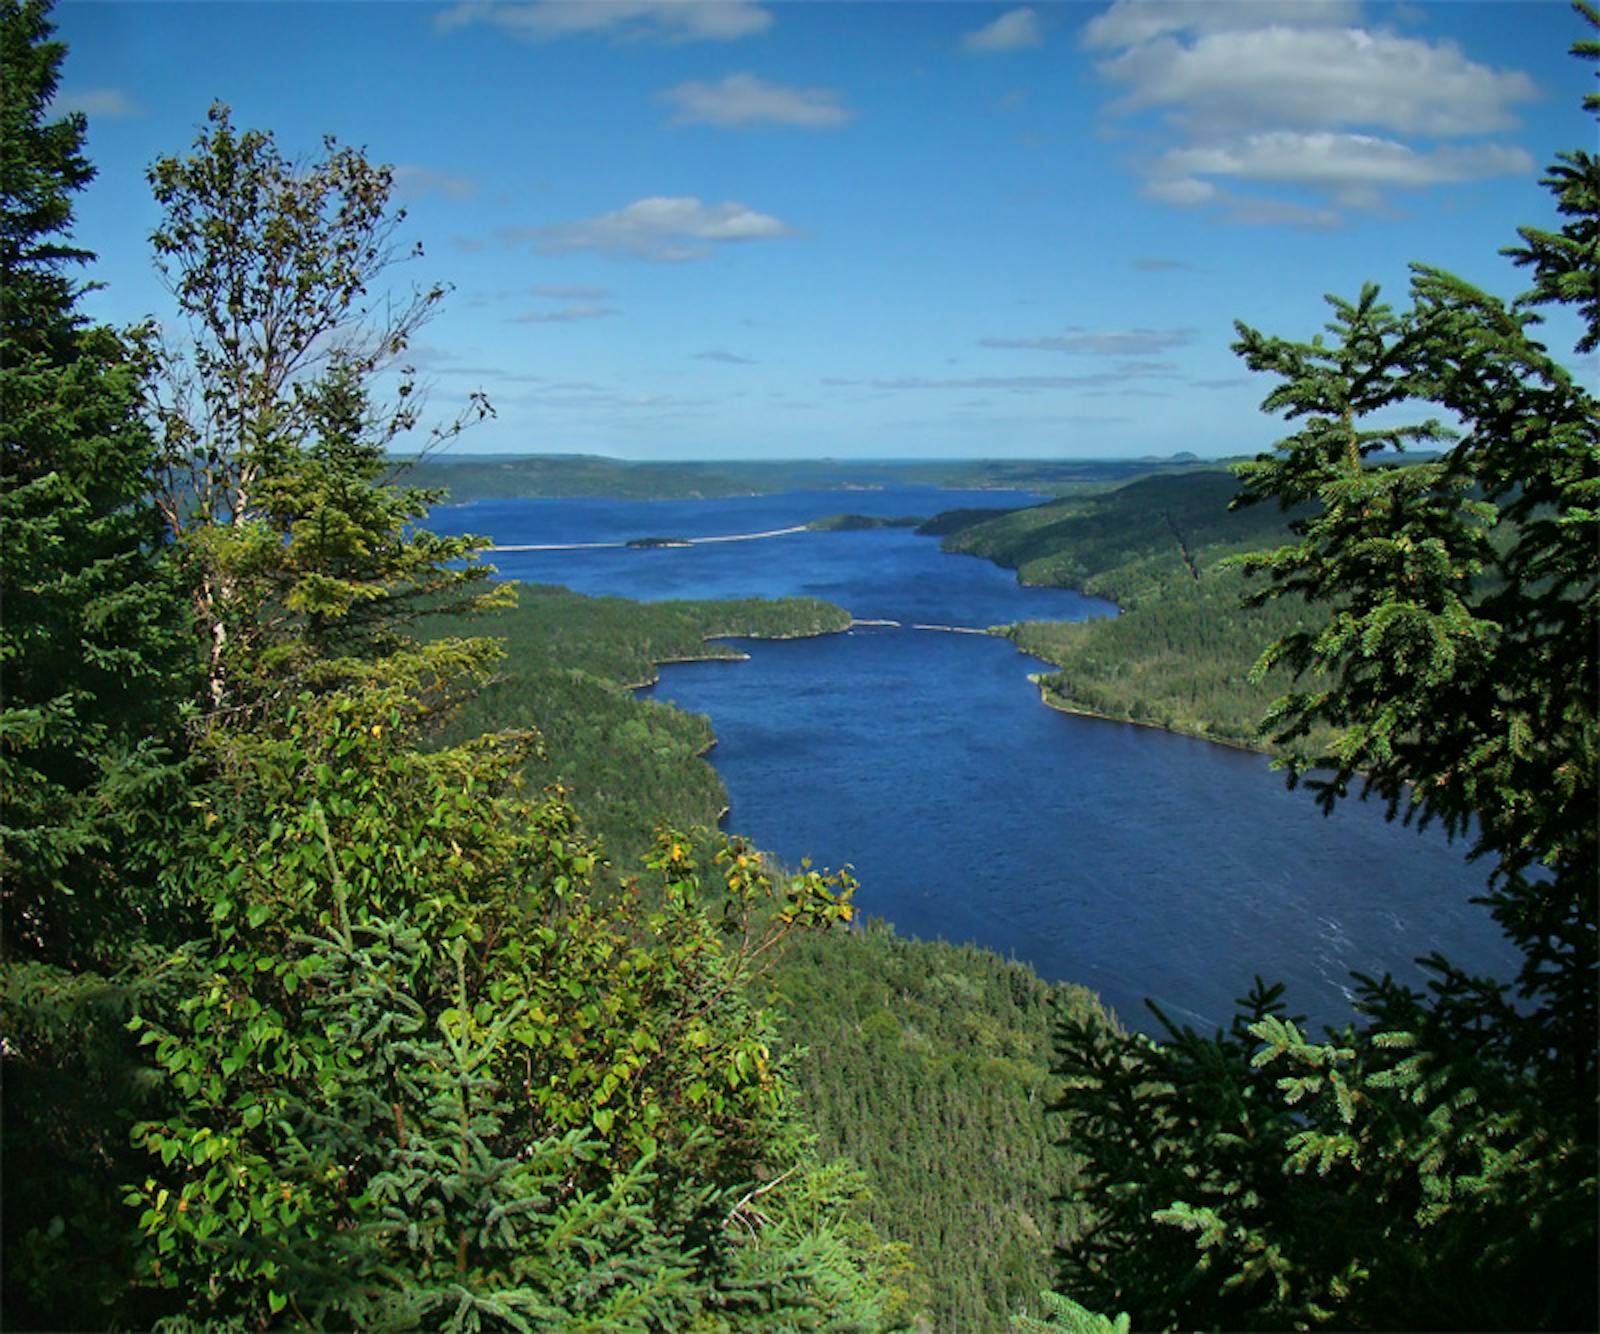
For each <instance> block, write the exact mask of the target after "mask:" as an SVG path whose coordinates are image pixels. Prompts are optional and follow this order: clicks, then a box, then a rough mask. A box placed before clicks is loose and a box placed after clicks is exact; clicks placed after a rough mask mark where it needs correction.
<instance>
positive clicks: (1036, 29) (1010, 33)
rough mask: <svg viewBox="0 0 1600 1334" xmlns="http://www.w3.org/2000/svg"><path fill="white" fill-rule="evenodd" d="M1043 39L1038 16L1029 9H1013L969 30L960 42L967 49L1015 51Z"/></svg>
mask: <svg viewBox="0 0 1600 1334" xmlns="http://www.w3.org/2000/svg"><path fill="white" fill-rule="evenodd" d="M1043 40H1044V33H1043V31H1042V30H1041V29H1040V26H1039V16H1038V15H1037V14H1035V13H1034V12H1033V10H1031V9H1013V10H1012V11H1011V12H1010V13H1008V14H1002V15H1001V16H1000V17H999V18H997V19H996V20H995V21H994V22H993V23H989V24H985V25H984V26H983V27H981V28H979V29H978V30H977V31H976V32H969V33H968V34H967V35H966V36H965V37H963V38H962V39H961V44H962V45H963V46H964V47H966V48H967V50H969V51H1017V50H1021V49H1022V48H1023V47H1026V46H1038V45H1039V43H1040V42H1042V41H1043Z"/></svg>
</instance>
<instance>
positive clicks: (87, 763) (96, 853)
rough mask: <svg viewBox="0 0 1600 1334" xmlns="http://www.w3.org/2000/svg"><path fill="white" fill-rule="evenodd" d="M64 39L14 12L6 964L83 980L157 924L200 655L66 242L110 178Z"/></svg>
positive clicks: (1, 97) (6, 119)
mask: <svg viewBox="0 0 1600 1334" xmlns="http://www.w3.org/2000/svg"><path fill="white" fill-rule="evenodd" d="M49 32H50V25H49V23H48V21H47V20H46V17H45V9H44V6H42V5H39V4H28V5H18V4H15V3H12V4H8V5H6V6H5V8H4V10H3V11H0V58H3V61H4V65H5V68H6V79H5V86H4V91H3V94H0V121H3V129H4V134H3V140H0V141H3V145H4V148H3V156H0V263H3V268H0V315H3V319H0V521H3V523H4V526H5V533H6V539H5V543H4V546H3V549H0V600H3V602H4V606H5V616H4V619H3V621H0V664H3V670H4V674H5V701H4V707H3V710H0V791H3V794H4V815H3V829H0V835H3V842H0V875H3V876H4V879H5V882H6V896H5V918H4V939H5V947H6V955H7V957H8V958H22V957H31V958H37V959H48V960H51V961H54V962H58V963H63V964H67V965H69V966H74V967H77V966H93V965H94V964H97V963H101V962H104V960H105V959H106V958H107V957H108V955H110V954H112V953H114V952H115V950H116V948H117V946H118V943H119V941H120V940H126V938H127V937H128V935H129V934H130V933H134V934H136V933H137V932H138V931H139V930H140V929H141V924H140V921H139V919H140V917H141V916H142V915H143V914H142V913H141V910H140V908H139V907H138V906H136V905H135V904H134V903H132V902H130V901H129V894H130V887H129V885H128V883H127V882H128V880H129V879H131V878H133V877H129V876H126V875H125V870H126V869H127V868H125V867H124V866H122V865H120V863H121V862H122V861H123V860H124V859H125V858H126V857H127V856H129V855H130V841H129V838H128V835H129V833H130V832H132V827H133V826H134V825H136V824H137V823H138V821H139V819H140V808H141V805H142V804H143V803H144V801H145V797H144V793H145V791H146V790H148V789H149V788H151V787H155V786H159V785H160V784H161V783H162V782H163V781H164V780H165V779H166V778H167V777H168V775H167V773H166V770H165V765H166V761H167V759H168V758H169V756H168V753H167V751H166V749H165V748H164V746H163V742H164V741H165V740H168V739H169V738H166V737H164V736H163V730H164V728H165V727H166V725H167V724H168V723H169V721H170V719H169V717H168V716H167V715H169V714H170V711H171V709H172V707H173V705H174V693H175V692H174V681H175V680H176V682H177V685H178V689H180V690H181V688H182V669H183V665H184V645H183V641H182V631H181V624H180V621H179V611H180V607H179V603H178V595H177V590H176V587H175V585H174V583H173V581H172V579H171V574H170V571H169V570H168V568H167V566H166V563H165V562H164V560H163V559H162V556H161V553H160V551H159V550H158V545H159V529H158V528H157V526H156V514H155V511H154V509H153V508H152V507H151V505H150V504H149V502H148V499H147V497H146V496H145V494H144V481H145V472H146V470H147V469H148V468H149V466H150V464H151V460H152V457H153V453H154V446H153V443H152V441H151V439H150V435H149V433H148V431H146V429H145V428H144V426H143V424H142V423H141V422H140V420H139V417H138V411H137V408H138V397H137V382H136V379H135V377H134V376H133V374H132V373H131V371H130V369H129V367H128V365H127V360H126V357H125V356H124V353H123V349H122V347H121V344H120V343H119V341H118V339H117V337H116V335H115V334H114V333H113V332H112V331H111V330H109V329H104V328H90V327H86V326H85V324H84V321H83V320H82V318H81V317H80V316H78V315H77V313H76V311H75V309H74V305H75V301H76V297H77V293H78V290H79V289H78V288H77V286H76V285H75V284H74V283H73V282H72V280H71V279H70V278H69V277H68V274H67V272H65V271H64V270H65V269H66V268H67V266H69V265H73V264H77V263H80V262H82V261H83V260H85V259H87V258H89V256H87V255H85V254H84V253H83V252H81V251H78V250H75V249H73V248H72V247H71V246H69V245H66V244H65V243H64V240H63V233H64V232H65V230H66V229H67V228H68V227H69V226H70V222H71V192H72V191H74V190H77V189H80V188H82V186H83V185H85V184H86V183H87V182H88V180H89V179H90V177H91V176H92V174H93V172H92V169H91V168H90V167H89V166H88V164H87V163H86V162H85V161H84V160H83V158H82V155H81V144H82V138H83V133H84V123H83V118H82V117H81V116H78V117H67V118H65V119H62V120H59V121H56V122H53V123H50V124H46V123H44V119H43V118H44V115H45V107H46V106H47V105H48V103H49V101H50V98H51V96H52V94H53V93H54V91H55V87H56V80H57V71H58V67H59V64H60V61H61V56H62V47H61V46H60V44H59V43H54V42H50V41H48V40H47V38H48V35H49ZM146 907H147V908H148V907H153V905H146Z"/></svg>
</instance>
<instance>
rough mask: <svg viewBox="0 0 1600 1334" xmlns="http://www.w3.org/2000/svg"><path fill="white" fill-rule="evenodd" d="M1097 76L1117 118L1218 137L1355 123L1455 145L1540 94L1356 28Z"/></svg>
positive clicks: (1259, 41) (1127, 62)
mask: <svg viewBox="0 0 1600 1334" xmlns="http://www.w3.org/2000/svg"><path fill="white" fill-rule="evenodd" d="M1231 8H1234V9H1237V10H1242V11H1243V12H1244V13H1246V14H1252V13H1254V12H1255V8H1254V7H1253V6H1249V5H1239V6H1232V7H1231ZM1100 72H1101V73H1102V74H1104V75H1105V76H1106V77H1107V78H1109V79H1111V80H1113V81H1115V82H1117V83H1120V84H1124V85H1126V87H1127V90H1128V91H1127V93H1126V95H1125V96H1124V97H1123V98H1122V100H1121V101H1120V102H1119V103H1118V104H1117V107H1116V109H1117V110H1120V111H1137V110H1140V109H1143V108H1146V107H1159V108H1167V109H1170V110H1171V111H1172V112H1173V114H1175V115H1176V116H1177V117H1178V118H1179V119H1180V120H1182V121H1183V122H1185V123H1187V124H1190V125H1194V126H1197V127H1200V128H1209V129H1220V130H1239V129H1253V128H1256V127H1258V126H1261V125H1263V124H1270V125H1272V126H1274V127H1280V126H1281V127H1285V128H1289V127H1310V126H1314V127H1323V126H1333V125H1359V126H1375V127H1379V128H1383V129H1387V130H1393V131H1398V132H1399V133H1402V134H1428V135H1436V136H1441V137H1446V136H1447V137H1451V138H1458V137H1461V136H1463V135H1472V134H1484V133H1489V132H1492V131H1496V130H1503V129H1506V128H1508V127H1509V126H1512V125H1514V124H1515V123H1516V117H1515V116H1514V114H1513V113H1512V110H1511V108H1512V107H1513V106H1514V105H1515V104H1516V103H1518V102H1526V101H1530V100H1532V99H1533V98H1535V97H1537V96H1538V90H1537V88H1536V87H1535V86H1534V83H1533V80H1531V79H1530V78H1529V77H1528V76H1527V75H1526V74H1523V73H1522V72H1521V71H1520V70H1493V69H1490V68H1489V67H1487V66H1485V65H1480V64H1477V63H1476V62H1474V61H1471V60H1468V59H1467V58H1466V56H1465V55H1463V54H1462V52H1461V50H1460V48H1459V47H1457V46H1455V45H1454V44H1453V43H1449V42H1441V43H1429V42H1426V41H1423V40H1421V39H1420V38H1415V37H1400V36H1397V35H1395V34H1393V33H1383V32H1379V33H1373V32H1368V31H1366V30H1364V29H1361V28H1289V27H1263V28H1253V29H1243V30H1240V29H1235V30H1230V31H1225V32H1209V33H1201V34H1199V35H1198V36H1196V37H1194V38H1193V39H1192V40H1191V41H1189V42H1184V41H1182V40H1180V39H1178V38H1176V37H1161V38H1158V39H1156V40H1153V41H1148V42H1142V43H1140V44H1138V45H1136V46H1134V47H1131V48H1130V49H1128V50H1126V51H1124V52H1123V53H1122V54H1120V55H1118V56H1115V57H1113V58H1112V59H1110V60H1107V61H1105V62H1104V63H1102V64H1101V66H1100Z"/></svg>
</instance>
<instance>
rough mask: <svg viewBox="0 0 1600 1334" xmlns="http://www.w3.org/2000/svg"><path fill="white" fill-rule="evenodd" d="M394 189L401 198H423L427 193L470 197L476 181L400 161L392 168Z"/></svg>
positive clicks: (448, 197) (475, 187)
mask: <svg viewBox="0 0 1600 1334" xmlns="http://www.w3.org/2000/svg"><path fill="white" fill-rule="evenodd" d="M394 189H395V193H396V194H397V195H399V196H400V198H402V199H423V198H426V197H427V196H428V195H443V196H444V197H445V198H447V199H470V198H472V196H473V195H475V194H476V193H477V192H478V183H477V182H476V181H474V180H472V179H471V178H469V177H466V176H455V175H452V174H451V173H450V172H447V171H436V170H434V169H433V168H432V167H419V166H416V165H415V164H413V163H409V162H402V163H401V164H400V165H399V166H397V167H396V168H395V169H394Z"/></svg>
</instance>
